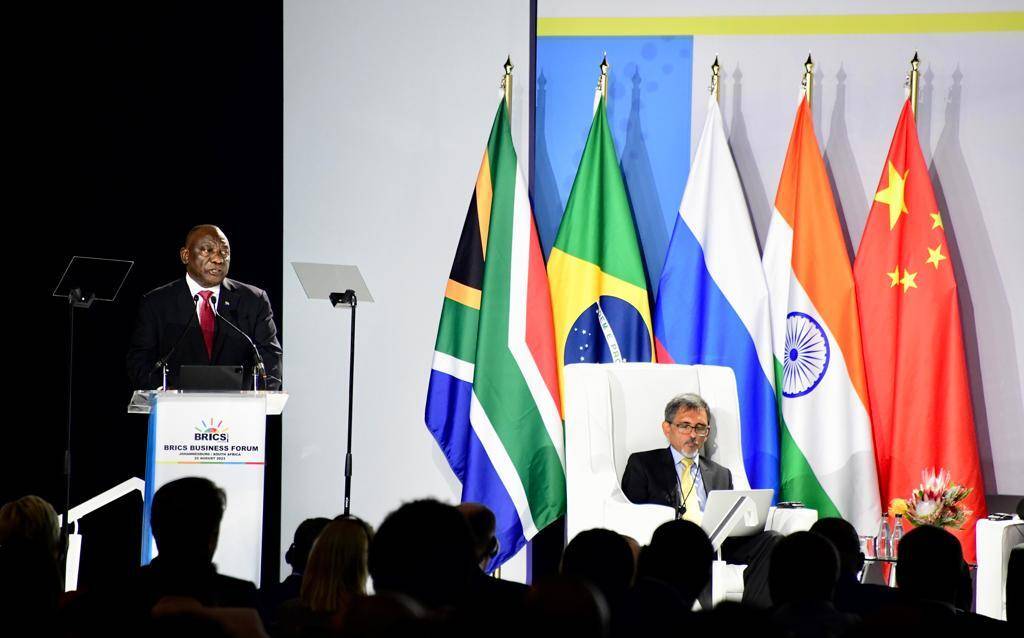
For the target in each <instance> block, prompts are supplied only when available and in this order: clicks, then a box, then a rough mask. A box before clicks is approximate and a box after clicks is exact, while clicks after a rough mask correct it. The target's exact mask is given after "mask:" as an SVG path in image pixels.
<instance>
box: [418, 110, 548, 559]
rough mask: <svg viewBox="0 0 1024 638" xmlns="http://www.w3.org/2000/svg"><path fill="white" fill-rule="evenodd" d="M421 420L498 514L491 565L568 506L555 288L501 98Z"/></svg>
mask: <svg viewBox="0 0 1024 638" xmlns="http://www.w3.org/2000/svg"><path fill="white" fill-rule="evenodd" d="M425 419H426V424H427V427H428V429H429V430H430V432H431V434H433V435H434V438H435V439H436V440H437V443H438V445H439V446H440V447H441V449H442V450H443V451H444V454H445V456H446V457H447V459H448V463H449V465H451V468H452V471H453V472H454V473H455V475H456V476H457V477H458V478H459V480H460V481H461V482H462V501H463V502H477V503H483V504H484V505H486V506H487V507H489V508H490V509H491V510H492V511H493V512H494V514H495V516H496V518H497V530H496V534H497V538H498V541H499V543H500V548H499V552H498V555H497V556H496V557H495V559H494V560H493V561H492V562H491V565H490V568H491V569H493V568H495V567H497V566H499V565H501V564H502V563H503V562H505V561H506V560H508V559H509V558H511V557H512V556H513V555H515V554H516V552H518V551H519V550H520V549H521V548H522V547H523V545H524V544H525V543H526V541H528V540H529V539H530V538H532V537H533V536H534V535H535V534H536V533H537V532H538V531H539V530H541V529H543V528H544V527H545V526H546V525H548V524H549V523H551V522H552V521H554V520H555V519H557V518H558V517H560V516H562V515H563V514H564V513H565V452H564V444H563V432H562V420H561V415H560V411H559V402H558V378H557V374H556V371H555V353H554V340H553V334H552V319H551V298H550V293H549V290H548V280H547V274H546V272H545V269H544V257H543V253H541V249H540V242H539V240H538V237H537V230H536V227H535V225H534V220H533V212H532V211H531V209H530V200H529V197H528V196H527V191H526V184H525V182H524V181H523V178H522V175H521V173H520V171H519V167H518V164H517V160H516V152H515V149H514V148H513V146H512V135H511V130H510V127H509V113H508V109H507V107H506V104H505V102H504V100H502V102H501V104H499V105H498V112H497V114H496V115H495V117H494V124H493V126H492V127H491V134H490V137H489V138H488V140H487V147H486V149H485V151H484V157H483V161H482V163H481V165H480V172H479V174H478V175H477V180H476V187H475V188H474V190H473V196H472V198H471V199H470V203H469V212H468V214H467V215H466V222H465V225H464V226H463V229H462V235H461V237H460V239H459V246H458V249H457V252H456V254H455V261H454V263H453V265H452V270H451V276H450V277H449V279H448V283H447V285H446V287H445V295H444V304H443V306H442V310H441V320H440V324H439V325H438V329H437V342H436V345H435V346H434V361H433V365H432V369H431V372H430V386H429V389H428V390H427V406H426V416H425Z"/></svg>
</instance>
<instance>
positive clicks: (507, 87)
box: [501, 55, 515, 115]
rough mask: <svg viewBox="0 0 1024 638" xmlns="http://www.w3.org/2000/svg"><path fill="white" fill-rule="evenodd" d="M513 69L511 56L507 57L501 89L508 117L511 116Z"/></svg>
mask: <svg viewBox="0 0 1024 638" xmlns="http://www.w3.org/2000/svg"><path fill="white" fill-rule="evenodd" d="M514 68H515V65H514V64H512V56H511V55H509V56H508V58H507V59H506V60H505V75H504V76H502V78H501V88H502V89H503V90H504V91H505V106H507V107H508V110H509V115H511V114H512V69H514Z"/></svg>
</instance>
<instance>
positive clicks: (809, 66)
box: [800, 52, 814, 107]
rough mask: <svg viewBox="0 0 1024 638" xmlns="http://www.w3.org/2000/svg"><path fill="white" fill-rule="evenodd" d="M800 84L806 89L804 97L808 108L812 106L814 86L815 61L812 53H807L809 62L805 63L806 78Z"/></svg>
mask: <svg viewBox="0 0 1024 638" xmlns="http://www.w3.org/2000/svg"><path fill="white" fill-rule="evenodd" d="M800 84H801V85H802V86H803V87H804V97H805V98H806V99H807V106H808V107H810V106H811V91H812V87H813V86H814V60H812V59H811V54H810V52H808V53H807V61H806V62H804V76H803V80H801V82H800Z"/></svg>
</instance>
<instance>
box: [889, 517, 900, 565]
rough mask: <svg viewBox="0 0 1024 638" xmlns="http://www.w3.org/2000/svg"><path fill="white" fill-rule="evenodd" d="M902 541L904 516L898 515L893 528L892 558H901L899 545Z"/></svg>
mask: <svg viewBox="0 0 1024 638" xmlns="http://www.w3.org/2000/svg"><path fill="white" fill-rule="evenodd" d="M902 539H903V515H902V514H897V515H896V523H895V524H894V525H893V528H892V554H891V558H898V557H899V551H900V550H899V545H900V541H901V540H902Z"/></svg>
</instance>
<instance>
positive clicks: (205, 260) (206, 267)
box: [127, 225, 281, 390]
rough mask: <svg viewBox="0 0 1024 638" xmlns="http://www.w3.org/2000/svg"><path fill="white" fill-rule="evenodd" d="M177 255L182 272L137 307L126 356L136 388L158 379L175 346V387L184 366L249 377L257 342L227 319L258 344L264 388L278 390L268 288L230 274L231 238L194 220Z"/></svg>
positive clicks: (171, 372)
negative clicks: (237, 370) (223, 368)
mask: <svg viewBox="0 0 1024 638" xmlns="http://www.w3.org/2000/svg"><path fill="white" fill-rule="evenodd" d="M179 257H180V258H181V263H182V264H184V265H185V271H186V273H185V276H184V277H183V278H181V279H178V280H177V281H172V282H171V283H169V284H166V285H164V286H161V287H159V288H157V289H155V290H152V291H150V292H148V293H146V295H145V296H144V297H143V298H142V303H141V304H140V306H139V317H138V320H137V321H136V325H135V332H134V333H133V335H132V339H131V344H130V345H129V347H128V356H127V363H128V375H129V377H131V380H132V383H133V384H134V387H135V388H141V389H149V388H155V387H158V386H160V385H161V377H162V375H161V371H160V370H159V369H158V368H157V367H156V364H157V362H158V361H159V360H160V358H161V357H164V356H167V353H168V352H170V351H171V348H174V352H173V354H171V356H170V359H169V360H168V362H167V364H168V385H169V386H171V387H174V386H176V385H177V376H178V369H179V368H180V366H182V365H241V366H244V367H245V369H246V378H247V379H248V378H249V375H251V373H252V367H253V365H254V363H255V361H254V359H255V357H254V355H253V350H252V346H251V345H250V344H249V342H248V341H247V340H246V339H245V337H243V336H242V335H240V334H238V333H237V332H236V331H235V330H234V329H233V328H231V326H229V325H227V324H226V323H225V321H224V320H225V319H226V320H227V321H230V322H231V323H233V324H234V325H236V326H238V328H239V329H241V331H242V332H244V333H245V334H246V335H248V337H249V338H250V339H252V340H253V342H254V343H255V344H256V348H257V349H258V350H259V352H260V356H261V357H263V361H264V364H265V366H266V372H267V388H266V389H268V390H279V389H280V388H281V344H280V343H279V342H278V340H277V328H276V326H275V325H274V313H273V311H272V310H271V308H270V300H269V299H268V298H267V293H266V292H264V291H263V290H260V289H259V288H257V287H255V286H250V285H248V284H244V283H242V282H240V281H235V280H234V279H228V278H227V274H228V269H229V268H230V266H231V246H230V245H229V243H228V238H227V237H226V236H225V235H224V233H223V232H222V231H221V229H220V228H217V227H216V226H210V225H203V226H196V227H195V228H193V229H192V230H191V231H189V233H188V236H187V237H186V239H185V246H184V247H182V248H181V250H180V253H179ZM218 315H219V317H218ZM221 317H222V318H223V319H222V318H221ZM190 322H191V323H190ZM186 326H187V331H186ZM183 331H185V332H184V334H182V333H183ZM179 336H180V337H181V340H180V341H178V338H179ZM176 341H178V343H177V346H175V342H176Z"/></svg>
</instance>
